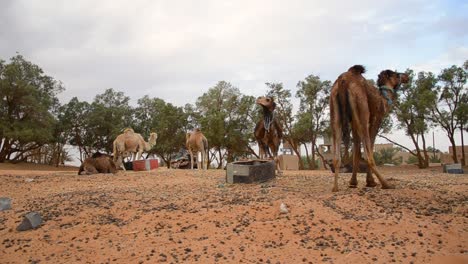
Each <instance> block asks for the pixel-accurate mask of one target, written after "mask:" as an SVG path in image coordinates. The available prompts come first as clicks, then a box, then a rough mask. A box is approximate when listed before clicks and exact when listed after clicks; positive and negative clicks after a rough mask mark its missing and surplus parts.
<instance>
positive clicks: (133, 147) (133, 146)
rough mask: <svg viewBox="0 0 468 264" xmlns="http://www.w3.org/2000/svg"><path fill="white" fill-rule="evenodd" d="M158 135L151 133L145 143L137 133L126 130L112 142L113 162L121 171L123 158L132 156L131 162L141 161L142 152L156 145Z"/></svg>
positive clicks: (129, 129)
mask: <svg viewBox="0 0 468 264" xmlns="http://www.w3.org/2000/svg"><path fill="white" fill-rule="evenodd" d="M157 138H158V135H157V134H156V133H154V132H153V133H151V134H150V137H149V139H148V142H145V140H144V139H143V137H142V136H141V135H140V134H139V133H135V132H134V131H133V129H131V128H126V129H125V130H124V132H123V133H122V134H120V135H119V136H117V138H116V139H115V140H114V143H113V144H114V161H115V162H116V163H117V165H118V166H119V167H121V168H123V170H125V167H124V166H123V160H124V158H126V157H128V156H129V155H132V160H139V159H141V155H142V153H143V151H149V150H150V149H151V148H152V147H153V146H154V145H156V139H157Z"/></svg>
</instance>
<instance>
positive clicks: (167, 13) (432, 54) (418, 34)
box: [0, 0, 468, 105]
mask: <svg viewBox="0 0 468 264" xmlns="http://www.w3.org/2000/svg"><path fill="white" fill-rule="evenodd" d="M2 4H3V6H2V9H1V10H0V22H1V23H2V25H5V26H2V27H1V28H0V39H1V40H2V41H1V42H0V58H2V59H7V58H9V57H11V56H13V55H14V54H15V52H16V51H18V52H20V53H21V54H23V55H24V56H25V57H26V58H27V59H29V60H31V61H33V62H34V63H36V64H38V65H39V66H41V67H42V68H43V69H44V70H45V71H46V72H47V73H48V74H49V75H51V76H53V77H55V78H57V79H59V80H61V81H62V82H63V83H64V85H65V87H66V91H65V93H63V94H62V95H61V96H60V97H61V99H62V100H63V101H64V102H66V101H67V100H68V99H70V98H71V97H73V96H78V97H79V98H80V99H82V100H91V99H92V98H94V96H95V95H96V94H99V93H102V92H103V91H104V90H105V89H106V88H109V87H112V88H114V89H116V90H119V91H123V92H125V93H126V94H127V95H129V96H131V97H132V101H133V102H136V100H137V99H138V98H140V97H142V96H143V95H145V94H149V95H150V96H154V97H160V98H162V99H164V100H166V101H169V102H171V103H174V104H175V105H184V104H185V103H193V102H194V101H195V99H196V98H197V97H198V96H200V95H201V94H202V93H203V92H205V91H206V90H208V89H209V88H210V87H212V86H214V85H215V84H216V83H217V81H219V80H226V81H229V82H231V83H233V85H235V86H238V87H239V88H240V90H241V91H242V92H244V93H246V94H251V95H254V96H258V95H261V94H263V93H264V92H265V90H266V87H265V85H264V83H265V82H274V81H277V82H283V83H284V85H285V87H286V88H288V89H292V92H293V94H294V93H295V86H296V83H297V82H298V81H299V80H301V79H303V78H305V77H306V76H307V75H309V74H316V75H319V76H320V77H321V78H322V79H329V80H331V81H334V80H335V78H336V77H337V76H338V75H339V74H340V73H341V72H343V71H345V70H346V69H348V68H349V67H350V66H351V65H354V64H364V65H365V66H367V68H368V73H367V74H366V77H367V78H375V77H376V76H377V74H378V72H379V71H381V70H383V69H400V70H404V69H406V68H414V69H416V70H425V71H428V70H431V71H435V72H437V71H438V70H439V69H440V68H443V67H446V66H447V65H452V64H459V63H460V61H463V60H465V59H467V58H468V56H467V46H468V45H467V42H466V41H467V32H466V29H465V27H466V22H467V15H466V14H467V13H468V10H467V8H468V6H467V5H466V4H465V5H462V6H457V8H456V11H457V14H454V13H453V12H454V11H453V10H454V9H453V7H452V6H450V5H451V3H446V2H445V1H442V0H440V1H432V2H431V3H427V1H422V0H412V1H403V0H392V1H390V0H385V1H371V0H365V1H344V2H343V1H335V0H331V1H318V0H312V1H305V0H304V1H296V0H293V1H280V0H268V1H266V0H264V1H263V0H262V1H243V0H239V1H215V0H210V1H202V2H199V1H188V0H187V1H184V0H174V1H143V0H141V1H131V2H129V1H110V0H107V1H72V2H70V1H6V2H5V3H2ZM463 11H466V12H463ZM460 14H462V15H460ZM463 14H464V15H463Z"/></svg>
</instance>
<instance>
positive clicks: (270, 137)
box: [254, 96, 283, 173]
mask: <svg viewBox="0 0 468 264" xmlns="http://www.w3.org/2000/svg"><path fill="white" fill-rule="evenodd" d="M256 103H257V104H258V105H260V106H261V107H262V109H263V119H262V120H260V121H259V122H257V125H256V126H255V131H254V135H255V139H256V140H257V142H258V148H259V153H260V158H261V159H265V158H273V160H274V161H275V163H276V169H277V170H278V172H279V173H281V170H280V166H279V160H278V149H279V145H280V144H281V139H282V138H283V129H282V128H281V125H280V124H279V122H278V120H277V119H276V118H275V108H276V103H275V101H274V99H273V97H269V96H261V97H258V98H257V101H256Z"/></svg>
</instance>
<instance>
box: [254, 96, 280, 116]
mask: <svg viewBox="0 0 468 264" xmlns="http://www.w3.org/2000/svg"><path fill="white" fill-rule="evenodd" d="M256 103H257V104H258V105H261V106H262V107H263V108H264V109H265V108H266V109H268V110H269V111H270V112H272V111H273V110H275V108H276V103H275V101H274V99H273V97H270V96H260V97H258V98H257V101H256Z"/></svg>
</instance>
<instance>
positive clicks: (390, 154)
mask: <svg viewBox="0 0 468 264" xmlns="http://www.w3.org/2000/svg"><path fill="white" fill-rule="evenodd" d="M398 151H400V150H399V149H398V148H384V149H381V150H379V151H377V152H374V159H375V164H377V165H379V166H380V165H384V164H393V165H400V164H401V163H402V162H403V158H402V157H398V158H394V156H395V154H397V153H398Z"/></svg>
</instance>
